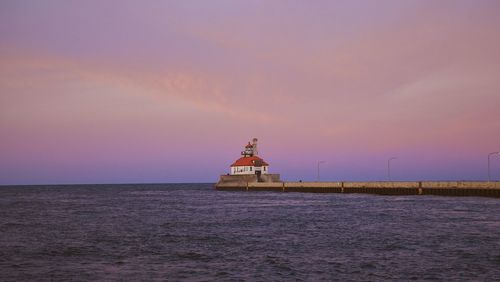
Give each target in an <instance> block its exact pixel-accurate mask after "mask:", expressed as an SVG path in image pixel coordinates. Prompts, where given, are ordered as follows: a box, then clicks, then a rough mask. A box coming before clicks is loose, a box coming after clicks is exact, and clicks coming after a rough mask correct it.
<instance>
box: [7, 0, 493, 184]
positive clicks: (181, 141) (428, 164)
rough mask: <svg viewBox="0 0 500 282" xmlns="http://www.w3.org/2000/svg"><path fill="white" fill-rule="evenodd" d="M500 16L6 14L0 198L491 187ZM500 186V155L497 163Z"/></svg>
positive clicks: (193, 6)
mask: <svg viewBox="0 0 500 282" xmlns="http://www.w3.org/2000/svg"><path fill="white" fill-rule="evenodd" d="M499 15H500V1H459V0H453V1H407V0H404V1H400V0H394V1H368V0H365V1H352V0H349V1H229V0H227V1H180V0H179V1H153V0H151V1H122V0H119V1H118V0H116V1H106V0H104V1H102V0H100V1H88V0H85V1H83V0H82V1H71V0H63V1H50V0H46V1H19V0H13V1H10V0H2V1H0V184H46V183H142V182H215V181H216V180H217V179H218V176H219V175H220V174H225V173H228V172H229V165H230V164H231V163H232V162H233V161H234V160H235V159H237V158H238V157H239V153H240V151H241V150H242V147H243V146H244V145H245V144H246V142H247V141H249V140H251V139H252V138H253V137H257V138H259V149H260V155H261V157H263V158H264V159H265V160H266V161H267V162H268V163H270V170H271V172H274V173H281V176H282V179H285V180H299V179H302V180H314V179H315V178H316V164H317V161H319V160H324V161H325V163H324V164H322V166H321V175H322V180H332V181H333V180H346V181H348V180H385V178H386V170H387V159H388V158H390V157H397V159H396V160H394V161H392V175H393V178H394V179H395V180H484V179H486V177H487V155H488V153H490V152H494V151H499V150H500V16H499ZM491 172H492V178H494V179H497V180H500V155H498V156H492V158H491Z"/></svg>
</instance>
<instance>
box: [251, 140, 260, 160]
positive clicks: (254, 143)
mask: <svg viewBox="0 0 500 282" xmlns="http://www.w3.org/2000/svg"><path fill="white" fill-rule="evenodd" d="M252 146H253V155H254V156H257V155H259V151H258V150H257V138H254V139H252Z"/></svg>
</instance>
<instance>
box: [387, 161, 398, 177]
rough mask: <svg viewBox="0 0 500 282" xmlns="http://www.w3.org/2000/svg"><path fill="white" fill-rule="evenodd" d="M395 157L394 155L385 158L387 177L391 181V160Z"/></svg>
mask: <svg viewBox="0 0 500 282" xmlns="http://www.w3.org/2000/svg"><path fill="white" fill-rule="evenodd" d="M395 159H397V158H396V157H392V158H390V159H388V160H387V178H388V179H389V181H391V161H392V160H395Z"/></svg>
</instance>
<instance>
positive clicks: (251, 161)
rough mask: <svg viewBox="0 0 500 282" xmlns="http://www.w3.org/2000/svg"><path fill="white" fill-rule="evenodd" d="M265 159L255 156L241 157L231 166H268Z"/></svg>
mask: <svg viewBox="0 0 500 282" xmlns="http://www.w3.org/2000/svg"><path fill="white" fill-rule="evenodd" d="M268 165H269V164H268V163H266V162H265V161H264V160H263V159H261V158H259V157H257V156H253V157H241V158H239V159H238V160H236V161H235V162H234V163H233V164H232V165H231V166H268Z"/></svg>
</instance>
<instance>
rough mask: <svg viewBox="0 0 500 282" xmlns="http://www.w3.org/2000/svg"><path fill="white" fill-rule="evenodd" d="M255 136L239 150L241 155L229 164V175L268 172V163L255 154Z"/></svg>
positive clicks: (256, 151)
mask: <svg viewBox="0 0 500 282" xmlns="http://www.w3.org/2000/svg"><path fill="white" fill-rule="evenodd" d="M257 154H258V150H257V138H253V140H252V143H250V142H248V144H247V145H245V147H244V150H243V151H242V152H241V155H242V157H241V158H239V159H237V160H236V161H235V162H234V163H233V164H232V165H231V171H230V174H231V175H244V174H247V175H248V174H256V175H257V176H260V175H261V174H268V173H269V164H268V163H266V162H265V161H264V160H263V159H261V158H260V157H258V156H257Z"/></svg>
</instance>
